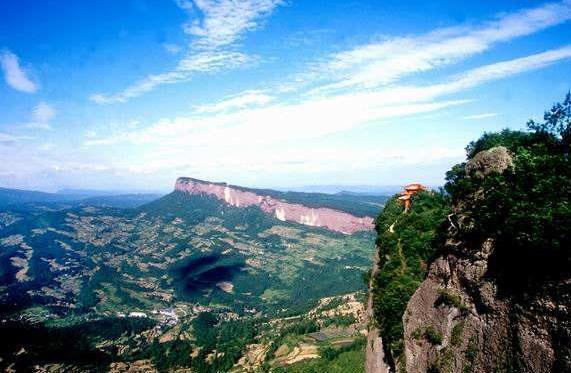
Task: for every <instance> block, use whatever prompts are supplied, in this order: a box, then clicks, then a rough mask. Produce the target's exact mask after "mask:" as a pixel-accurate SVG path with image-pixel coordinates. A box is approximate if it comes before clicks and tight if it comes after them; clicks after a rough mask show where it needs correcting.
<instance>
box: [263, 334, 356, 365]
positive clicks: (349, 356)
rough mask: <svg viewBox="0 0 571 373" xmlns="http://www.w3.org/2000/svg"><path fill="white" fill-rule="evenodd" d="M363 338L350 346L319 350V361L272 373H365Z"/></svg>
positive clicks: (311, 361)
mask: <svg viewBox="0 0 571 373" xmlns="http://www.w3.org/2000/svg"><path fill="white" fill-rule="evenodd" d="M365 343H366V340H365V338H358V339H357V340H355V341H354V342H353V343H352V344H350V345H347V346H343V347H340V348H333V347H324V348H322V349H320V351H319V354H320V358H319V359H312V360H308V361H302V362H299V363H296V364H292V365H290V366H287V367H278V368H275V369H272V370H271V371H272V372H273V373H286V372H287V373H323V372H328V373H329V372H331V373H363V372H364V371H365V364H364V361H365Z"/></svg>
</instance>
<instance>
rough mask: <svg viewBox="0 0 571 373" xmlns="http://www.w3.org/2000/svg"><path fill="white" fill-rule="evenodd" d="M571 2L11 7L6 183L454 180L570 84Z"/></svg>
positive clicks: (2, 27) (2, 177)
mask: <svg viewBox="0 0 571 373" xmlns="http://www.w3.org/2000/svg"><path fill="white" fill-rule="evenodd" d="M570 20H571V1H570V0H564V1H555V2H538V1H502V2H486V3H482V2H475V1H474V2H461V3H458V2H457V1H433V2H425V1H411V2H406V4H402V2H399V1H384V2H383V3H382V4H380V3H379V2H378V1H364V0H360V1H351V2H341V1H340V2H336V1H333V2H316V1H307V0H306V1H302V0H297V1H296V0H240V1H235V0H234V1H233V0H194V1H188V0H178V1H163V2H157V1H145V0H132V1H121V2H118V1H97V2H96V1H83V2H73V1H42V2H37V1H32V0H21V1H17V2H16V1H11V2H10V1H4V2H1V3H0V69H1V70H0V73H1V74H2V76H1V80H0V113H1V114H0V158H1V159H2V162H0V187H10V188H23V189H39V190H58V189H62V188H88V189H113V190H117V189H136V190H166V189H169V188H171V187H172V185H173V184H174V181H175V179H176V178H177V177H178V176H191V177H195V178H199V179H204V180H213V181H227V182H229V183H232V184H237V185H247V186H257V187H274V188H275V187H280V188H286V187H299V186H306V185H395V184H402V183H405V182H407V181H422V182H423V183H426V184H428V185H438V184H440V183H442V180H443V176H444V173H445V172H446V171H447V170H448V169H449V168H450V167H451V166H452V165H453V164H455V163H457V162H459V161H461V160H462V159H464V147H465V146H466V144H467V143H468V142H469V141H472V140H474V139H476V138H477V137H479V136H480V134H481V133H482V132H483V131H496V130H499V129H502V128H512V129H522V128H524V126H525V123H526V121H527V120H528V119H530V118H541V116H542V115H543V110H544V108H546V107H550V106H551V104H552V103H554V102H556V101H558V100H559V99H560V98H561V97H563V96H564V95H565V93H566V92H567V91H568V90H569V87H570V80H569V76H571V74H570V73H571V37H570V35H571V22H569V21H570Z"/></svg>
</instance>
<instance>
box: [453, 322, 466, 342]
mask: <svg viewBox="0 0 571 373" xmlns="http://www.w3.org/2000/svg"><path fill="white" fill-rule="evenodd" d="M463 335H464V323H463V322H459V323H457V324H455V325H454V326H453V327H452V332H451V334H450V344H451V345H452V346H454V347H456V346H459V345H460V344H461V343H462V336H463Z"/></svg>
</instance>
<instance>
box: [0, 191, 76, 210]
mask: <svg viewBox="0 0 571 373" xmlns="http://www.w3.org/2000/svg"><path fill="white" fill-rule="evenodd" d="M75 199H77V196H75V195H73V194H65V195H60V194H56V193H45V192H38V191H31V190H20V189H7V188H0V207H2V206H8V205H14V204H23V203H30V202H41V203H53V202H67V201H72V200H75Z"/></svg>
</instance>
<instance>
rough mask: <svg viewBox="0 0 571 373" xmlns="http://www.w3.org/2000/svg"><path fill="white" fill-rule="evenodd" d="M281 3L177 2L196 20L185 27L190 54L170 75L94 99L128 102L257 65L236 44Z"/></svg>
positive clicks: (275, 0) (253, 0)
mask: <svg viewBox="0 0 571 373" xmlns="http://www.w3.org/2000/svg"><path fill="white" fill-rule="evenodd" d="M281 3H282V1H281V0H241V1H235V0H195V1H194V2H192V3H191V2H189V1H183V0H179V1H177V4H178V6H179V7H180V8H182V9H184V10H185V11H187V12H188V13H189V15H190V16H196V13H197V12H198V13H199V15H198V17H194V18H193V20H192V21H191V22H190V23H187V24H185V25H184V26H183V28H184V32H185V33H186V34H187V35H189V36H190V37H191V41H190V43H189V50H188V52H187V53H186V54H185V56H184V57H183V58H182V59H181V60H180V61H179V62H178V64H177V66H176V67H175V69H173V70H172V71H169V72H165V73H160V74H152V75H149V76H147V77H145V78H143V79H141V80H140V81H138V82H136V83H135V84H133V85H131V86H129V87H127V88H126V89H124V90H123V91H121V92H119V93H116V94H111V95H104V94H101V93H97V94H93V95H91V96H90V99H91V100H92V101H94V102H96V103H99V104H106V103H115V102H126V101H127V100H129V99H131V98H133V97H137V96H140V95H142V94H144V93H146V92H149V91H151V90H153V89H154V88H155V87H157V86H159V85H163V84H173V83H180V82H186V81H189V80H191V79H192V78H193V77H194V76H195V75H196V74H198V73H213V72H217V71H220V70H231V69H235V68H238V67H241V66H246V65H252V64H255V63H257V61H258V58H257V57H256V56H249V55H246V54H245V53H242V52H239V51H237V45H236V43H237V42H238V41H239V40H240V39H241V38H242V37H243V35H244V33H245V32H247V31H251V30H254V29H256V28H258V27H259V26H260V20H261V19H263V18H264V17H266V16H268V15H269V14H270V13H271V12H272V11H273V10H274V9H275V8H276V7H277V6H278V5H280V4H281Z"/></svg>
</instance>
